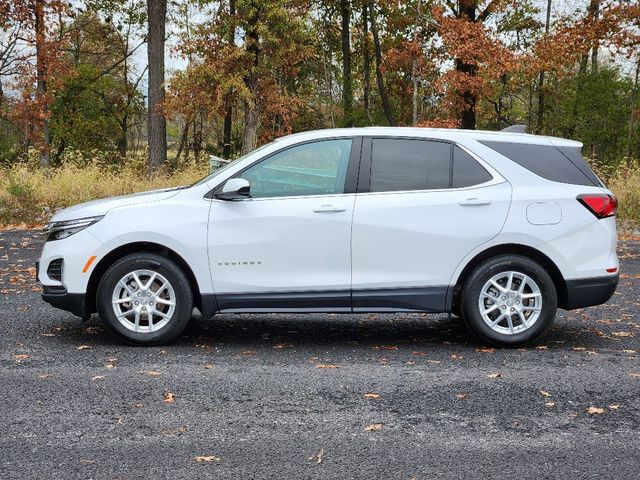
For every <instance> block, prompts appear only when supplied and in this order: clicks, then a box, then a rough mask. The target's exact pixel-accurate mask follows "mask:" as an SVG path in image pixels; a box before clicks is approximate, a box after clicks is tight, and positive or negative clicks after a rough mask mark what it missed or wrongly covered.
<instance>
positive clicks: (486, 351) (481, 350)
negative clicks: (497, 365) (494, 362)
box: [476, 348, 496, 353]
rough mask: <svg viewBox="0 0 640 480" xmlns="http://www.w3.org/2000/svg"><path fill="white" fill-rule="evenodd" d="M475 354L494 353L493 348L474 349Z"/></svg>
mask: <svg viewBox="0 0 640 480" xmlns="http://www.w3.org/2000/svg"><path fill="white" fill-rule="evenodd" d="M476 352H478V353H495V352H496V349H495V348H476Z"/></svg>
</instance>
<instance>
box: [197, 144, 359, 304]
mask: <svg viewBox="0 0 640 480" xmlns="http://www.w3.org/2000/svg"><path fill="white" fill-rule="evenodd" d="M359 145H360V140H359V139H352V138H336V139H327V140H321V141H314V142H309V143H303V144H299V145H295V146H292V147H287V148H285V149H283V150H281V151H278V152H276V153H274V154H271V155H269V156H268V157H266V158H264V159H262V160H260V161H258V162H257V163H254V164H253V165H252V166H250V167H248V168H247V169H245V170H244V171H242V172H241V173H239V174H238V175H236V176H237V177H240V178H244V179H246V180H248V181H249V183H250V186H251V198H248V199H246V200H239V201H223V200H217V199H214V200H212V202H213V204H212V207H211V213H210V224H209V232H208V238H209V262H210V268H211V272H212V276H213V285H214V290H215V293H216V301H217V303H218V309H219V310H223V311H252V310H265V309H268V310H273V311H286V310H288V309H295V310H310V311H312V310H313V311H343V310H350V308H351V304H350V302H351V297H350V288H351V221H352V217H353V206H354V202H355V194H354V193H345V192H346V185H347V177H348V176H351V175H352V171H355V172H357V162H358V161H359V153H360V149H359ZM350 163H351V164H352V168H349V164H350ZM354 163H355V164H356V165H355V169H354V168H353V165H354Z"/></svg>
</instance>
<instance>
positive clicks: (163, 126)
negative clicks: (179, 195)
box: [147, 0, 167, 171]
mask: <svg viewBox="0 0 640 480" xmlns="http://www.w3.org/2000/svg"><path fill="white" fill-rule="evenodd" d="M147 14H148V22H149V32H148V35H147V60H148V64H149V87H148V102H149V112H148V117H147V119H148V120H147V136H148V139H147V140H148V143H149V157H148V166H149V170H150V171H156V170H158V169H159V168H160V167H161V166H162V165H163V164H164V163H165V162H166V161H167V121H166V120H165V118H164V115H163V114H162V111H161V108H162V104H163V102H164V40H165V27H166V19H167V0H147Z"/></svg>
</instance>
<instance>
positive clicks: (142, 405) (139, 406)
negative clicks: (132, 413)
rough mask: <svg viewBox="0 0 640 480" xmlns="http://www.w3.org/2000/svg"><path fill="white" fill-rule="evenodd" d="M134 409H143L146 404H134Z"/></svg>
mask: <svg viewBox="0 0 640 480" xmlns="http://www.w3.org/2000/svg"><path fill="white" fill-rule="evenodd" d="M133 407H134V408H142V407H144V403H134V404H133Z"/></svg>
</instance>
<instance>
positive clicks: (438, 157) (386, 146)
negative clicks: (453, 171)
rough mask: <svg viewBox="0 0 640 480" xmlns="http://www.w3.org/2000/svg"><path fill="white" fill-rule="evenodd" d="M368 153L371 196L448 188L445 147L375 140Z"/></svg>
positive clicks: (447, 148)
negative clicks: (379, 193) (380, 193)
mask: <svg viewBox="0 0 640 480" xmlns="http://www.w3.org/2000/svg"><path fill="white" fill-rule="evenodd" d="M372 149H373V151H372V154H371V191H372V192H397V191H405V190H429V189H436V188H449V166H450V162H451V146H450V145H449V144H447V143H442V142H431V141H427V140H405V139H381V138H378V139H373V142H372Z"/></svg>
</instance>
